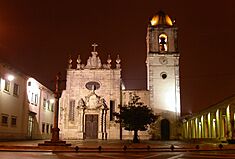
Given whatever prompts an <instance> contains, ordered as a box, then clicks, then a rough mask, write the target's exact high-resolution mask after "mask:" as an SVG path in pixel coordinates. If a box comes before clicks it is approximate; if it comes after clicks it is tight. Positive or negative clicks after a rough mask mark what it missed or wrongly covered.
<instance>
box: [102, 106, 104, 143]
mask: <svg viewBox="0 0 235 159" xmlns="http://www.w3.org/2000/svg"><path fill="white" fill-rule="evenodd" d="M101 133H102V140H104V109H102V110H101Z"/></svg>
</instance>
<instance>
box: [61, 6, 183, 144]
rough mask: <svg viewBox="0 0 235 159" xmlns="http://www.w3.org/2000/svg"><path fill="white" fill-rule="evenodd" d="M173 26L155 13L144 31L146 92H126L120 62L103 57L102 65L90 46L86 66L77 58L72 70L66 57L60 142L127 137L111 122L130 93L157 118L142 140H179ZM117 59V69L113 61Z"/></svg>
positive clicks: (174, 34)
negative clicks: (90, 49) (145, 44)
mask: <svg viewBox="0 0 235 159" xmlns="http://www.w3.org/2000/svg"><path fill="white" fill-rule="evenodd" d="M177 31H178V30H177V27H176V26H175V22H174V21H172V20H171V18H170V17H169V16H168V15H167V14H165V13H164V12H162V11H160V12H158V13H157V14H156V15H155V16H154V17H153V18H152V19H151V20H150V22H149V25H148V28H147V36H146V42H147V56H146V57H147V58H146V66H147V90H126V89H125V86H124V84H123V83H122V80H121V79H122V77H121V59H120V57H119V56H117V57H116V59H111V58H110V56H108V57H107V60H106V62H104V63H102V61H101V59H100V58H99V54H98V52H97V50H96V47H97V44H93V45H92V47H93V51H92V52H91V55H90V57H89V58H88V59H87V61H86V62H82V61H81V58H80V55H78V58H77V59H76V67H73V66H72V62H73V60H72V59H69V62H68V69H67V75H66V89H65V90H64V91H63V92H62V96H61V98H60V112H59V114H60V118H59V127H60V136H61V138H62V139H102V140H106V139H131V138H132V132H128V131H126V130H124V128H122V127H121V126H120V124H119V123H116V122H115V116H114V112H119V105H125V104H127V103H128V102H129V100H130V99H131V97H132V96H133V95H137V96H139V97H140V98H141V102H143V103H144V104H145V105H148V106H149V107H150V108H152V110H153V111H154V113H155V114H156V115H158V116H159V118H158V120H157V121H156V123H154V124H153V125H151V126H150V127H149V130H148V131H145V132H140V133H139V137H140V139H162V140H169V139H178V138H179V136H180V135H181V134H180V133H181V132H180V131H179V130H180V128H178V126H177V125H178V124H177V123H178V121H179V116H180V86H179V58H180V54H179V51H178V43H177V42H178V32H177ZM112 60H115V63H116V65H115V66H112V65H111V62H112Z"/></svg>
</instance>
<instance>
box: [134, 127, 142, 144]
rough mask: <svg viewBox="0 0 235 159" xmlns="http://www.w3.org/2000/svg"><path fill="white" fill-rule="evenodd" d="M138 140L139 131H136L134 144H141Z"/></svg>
mask: <svg viewBox="0 0 235 159" xmlns="http://www.w3.org/2000/svg"><path fill="white" fill-rule="evenodd" d="M139 142H140V141H139V139H138V130H134V138H133V143H139Z"/></svg>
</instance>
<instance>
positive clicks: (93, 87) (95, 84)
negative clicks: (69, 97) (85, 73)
mask: <svg viewBox="0 0 235 159" xmlns="http://www.w3.org/2000/svg"><path fill="white" fill-rule="evenodd" d="M86 88H87V89H89V90H97V89H99V88H100V84H99V83H98V82H96V81H90V82H87V83H86Z"/></svg>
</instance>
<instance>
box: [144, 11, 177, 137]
mask: <svg viewBox="0 0 235 159" xmlns="http://www.w3.org/2000/svg"><path fill="white" fill-rule="evenodd" d="M146 40H147V59H146V65H147V89H148V90H149V93H150V107H151V108H152V109H153V110H154V112H155V113H157V114H158V115H160V120H162V121H163V122H162V121H161V122H160V125H159V127H160V129H161V132H159V133H161V134H159V136H161V139H174V138H176V136H177V135H176V134H175V132H176V131H175V130H174V129H176V127H175V126H174V125H176V124H175V122H176V121H177V119H178V117H179V115H180V86H179V57H180V54H179V51H178V43H177V42H178V29H177V27H176V26H175V23H174V22H173V21H172V20H171V18H170V17H169V16H168V15H167V14H165V13H164V12H162V11H160V12H158V13H157V14H156V15H155V16H153V18H152V19H151V20H150V22H149V25H148V28H147V37H146ZM164 124H165V125H164Z"/></svg>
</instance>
